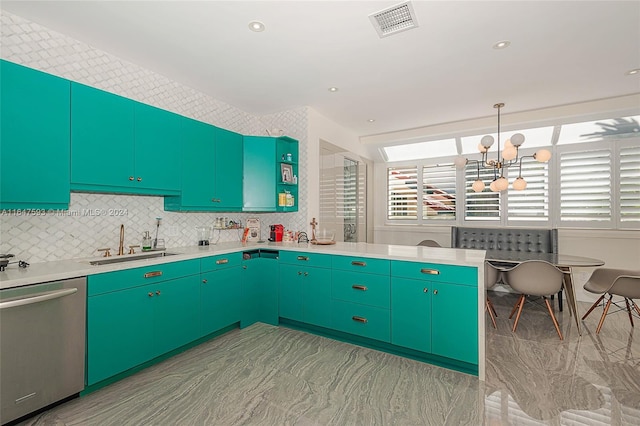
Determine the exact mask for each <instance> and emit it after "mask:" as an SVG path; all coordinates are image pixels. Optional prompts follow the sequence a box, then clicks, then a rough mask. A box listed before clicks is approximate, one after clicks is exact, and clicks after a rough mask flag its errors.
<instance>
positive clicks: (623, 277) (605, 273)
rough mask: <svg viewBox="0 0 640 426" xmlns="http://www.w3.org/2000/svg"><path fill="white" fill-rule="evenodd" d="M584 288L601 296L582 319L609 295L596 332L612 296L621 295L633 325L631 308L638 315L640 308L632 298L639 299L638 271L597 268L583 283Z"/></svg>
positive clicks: (639, 282) (639, 275) (597, 331)
mask: <svg viewBox="0 0 640 426" xmlns="http://www.w3.org/2000/svg"><path fill="white" fill-rule="evenodd" d="M584 289H585V290H587V291H588V292H590V293H594V294H600V295H601V296H600V297H599V298H598V300H596V302H595V303H594V304H593V305H591V308H589V310H588V311H587V313H586V314H584V316H583V317H582V319H583V320H584V319H585V318H587V316H589V314H590V313H591V312H592V311H593V310H594V309H595V308H596V306H598V305H599V304H600V302H602V300H603V299H604V298H605V296H606V295H607V294H608V295H609V300H608V301H607V303H606V305H605V306H604V311H603V312H602V316H601V317H600V322H599V323H598V328H596V334H599V333H600V330H601V329H602V325H603V324H604V319H605V318H606V316H607V313H608V312H609V308H610V307H611V299H613V296H621V297H623V298H624V301H625V303H626V305H627V313H628V314H629V322H630V323H631V327H633V313H632V310H631V308H632V307H633V309H635V310H636V312H637V313H638V315H640V308H638V305H636V302H634V300H633V299H640V271H638V270H629V269H612V268H598V269H596V270H595V271H593V273H592V274H591V277H590V278H589V280H588V281H587V282H586V283H585V285H584Z"/></svg>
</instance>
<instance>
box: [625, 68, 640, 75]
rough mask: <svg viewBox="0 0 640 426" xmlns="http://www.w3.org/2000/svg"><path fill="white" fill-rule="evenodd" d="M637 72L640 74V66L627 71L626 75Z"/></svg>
mask: <svg viewBox="0 0 640 426" xmlns="http://www.w3.org/2000/svg"><path fill="white" fill-rule="evenodd" d="M636 74H640V68H636V69H632V70H629V71H627V72H625V75H636Z"/></svg>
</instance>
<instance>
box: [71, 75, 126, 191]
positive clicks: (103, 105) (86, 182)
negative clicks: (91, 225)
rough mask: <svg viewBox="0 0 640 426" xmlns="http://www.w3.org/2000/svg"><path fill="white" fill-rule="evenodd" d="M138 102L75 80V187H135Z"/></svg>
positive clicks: (73, 91) (72, 157) (72, 114)
mask: <svg viewBox="0 0 640 426" xmlns="http://www.w3.org/2000/svg"><path fill="white" fill-rule="evenodd" d="M134 104H135V103H134V101H132V100H130V99H126V98H123V97H121V96H117V95H114V94H112V93H107V92H104V91H102V90H98V89H94V88H92V87H88V86H85V85H82V84H78V83H71V118H72V119H71V189H73V190H78V191H83V190H91V191H113V190H114V188H115V189H117V190H121V191H125V192H128V191H131V190H132V189H133V188H134V185H135V179H136V177H135V171H134Z"/></svg>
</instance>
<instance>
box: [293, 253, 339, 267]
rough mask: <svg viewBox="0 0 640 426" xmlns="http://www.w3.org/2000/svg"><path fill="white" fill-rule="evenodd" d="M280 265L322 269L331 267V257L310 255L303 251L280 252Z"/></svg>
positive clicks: (316, 254)
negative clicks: (287, 264) (286, 264)
mask: <svg viewBox="0 0 640 426" xmlns="http://www.w3.org/2000/svg"><path fill="white" fill-rule="evenodd" d="M280 263H289V264H292V265H304V266H315V267H320V268H330V267H331V255H328V254H318V253H308V252H302V251H286V250H281V251H280Z"/></svg>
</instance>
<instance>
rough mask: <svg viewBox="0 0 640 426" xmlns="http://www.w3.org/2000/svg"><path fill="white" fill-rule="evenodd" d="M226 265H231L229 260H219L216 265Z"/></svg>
mask: <svg viewBox="0 0 640 426" xmlns="http://www.w3.org/2000/svg"><path fill="white" fill-rule="evenodd" d="M226 263H229V259H218V260H216V265H224V264H226Z"/></svg>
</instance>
